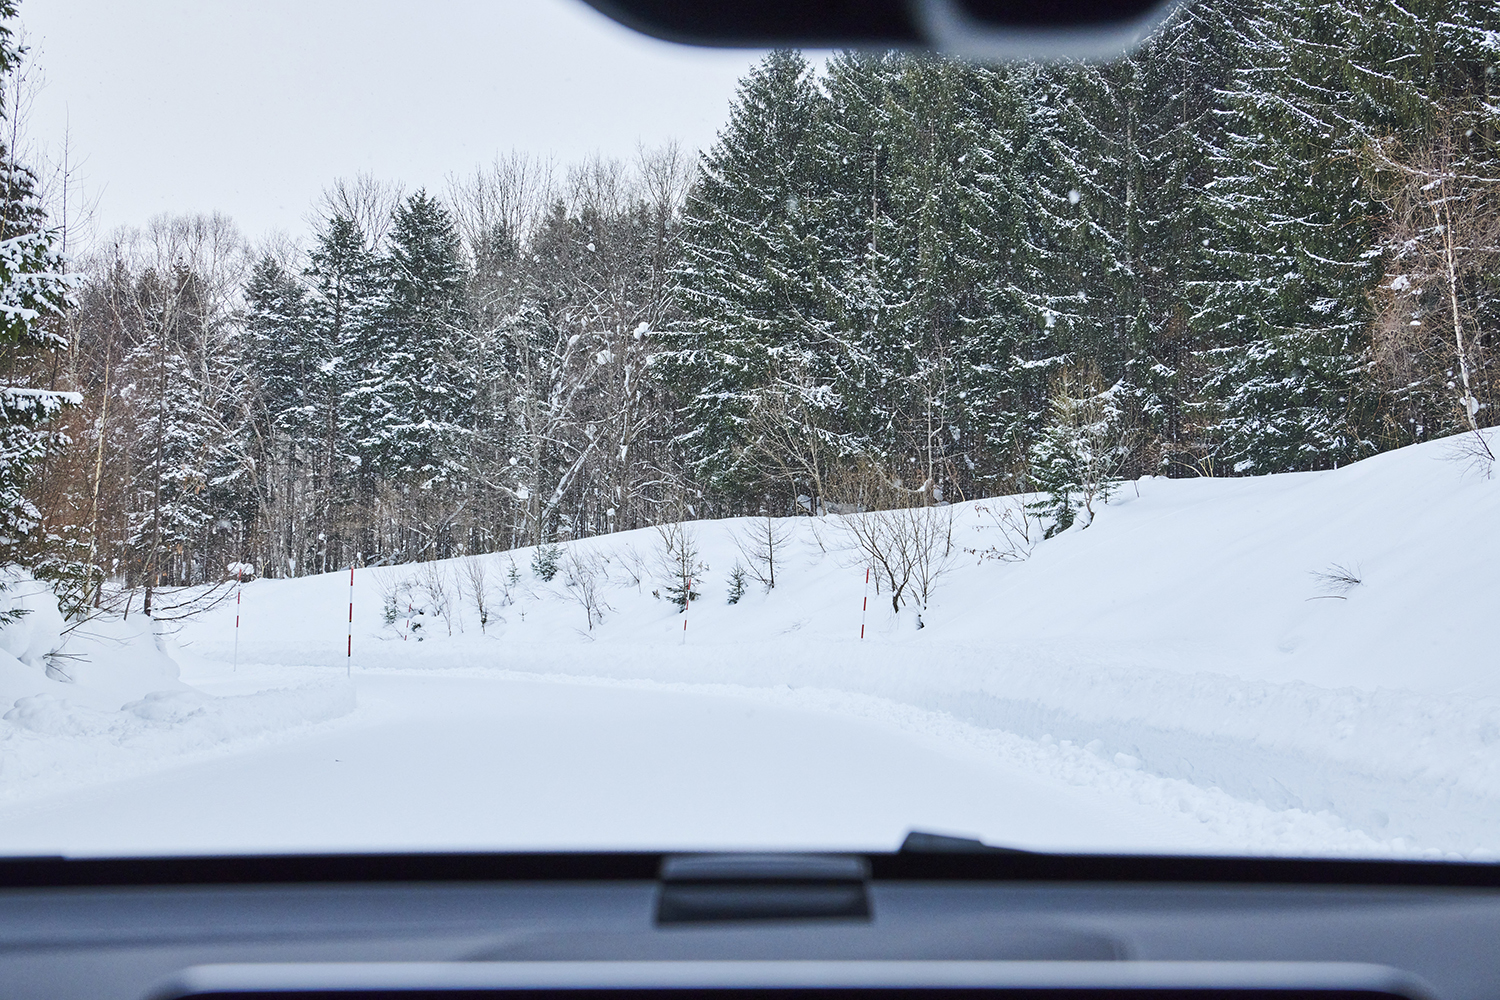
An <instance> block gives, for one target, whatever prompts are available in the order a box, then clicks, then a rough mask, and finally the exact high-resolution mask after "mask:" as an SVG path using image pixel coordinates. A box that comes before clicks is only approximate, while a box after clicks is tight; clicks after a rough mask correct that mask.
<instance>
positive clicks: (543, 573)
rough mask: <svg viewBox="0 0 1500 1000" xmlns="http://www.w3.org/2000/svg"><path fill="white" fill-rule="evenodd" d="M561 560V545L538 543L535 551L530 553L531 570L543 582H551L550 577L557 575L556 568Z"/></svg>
mask: <svg viewBox="0 0 1500 1000" xmlns="http://www.w3.org/2000/svg"><path fill="white" fill-rule="evenodd" d="M561 562H562V547H561V546H559V545H538V546H537V547H536V551H534V552H533V553H532V554H531V572H532V573H534V574H535V575H536V576H538V577H539V578H541V580H542V581H543V582H544V583H551V582H552V578H553V577H554V576H556V575H557V568H558V565H559V564H560V563H561Z"/></svg>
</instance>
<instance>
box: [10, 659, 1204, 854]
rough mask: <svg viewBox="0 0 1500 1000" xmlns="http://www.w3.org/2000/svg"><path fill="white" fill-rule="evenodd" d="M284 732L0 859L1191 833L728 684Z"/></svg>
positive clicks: (368, 704) (13, 823)
mask: <svg viewBox="0 0 1500 1000" xmlns="http://www.w3.org/2000/svg"><path fill="white" fill-rule="evenodd" d="M356 683H357V692H358V698H359V702H360V708H359V709H358V710H357V711H356V712H355V713H354V714H353V715H352V716H350V717H348V718H347V719H345V720H340V721H338V722H335V723H331V724H328V725H326V726H324V727H321V728H320V729H318V730H316V731H315V732H312V733H310V734H309V735H307V736H305V737H302V738H298V739H293V740H290V741H287V742H283V743H281V744H280V745H277V746H272V747H267V748H262V749H257V750H251V751H247V752H243V753H237V754H230V755H222V756H220V757H218V758H216V759H208V760H199V761H196V762H192V763H185V764H182V765H180V766H178V767H175V768H173V769H169V770H165V771H159V772H156V773H153V774H149V775H144V776H139V777H135V778H128V779H125V780H120V781H115V782H112V783H109V784H103V785H99V786H97V787H93V788H82V789H75V790H73V791H70V792H66V793H62V794H57V795H53V796H49V797H45V798H40V799H32V800H30V801H27V802H24V803H17V804H13V805H9V806H6V807H4V808H3V809H0V853H7V854H12V853H49V854H56V853H81V854H90V853H107V854H134V853H140V854H159V853H209V852H216V851H235V852H239V851H248V852H261V851H267V850H270V851H276V850H299V851H306V850H321V849H334V850H351V849H352V850H379V849H382V848H404V849H461V848H501V849H526V848H533V849H537V848H545V849H558V848H674V847H682V848H686V847H693V848H699V849H701V848H704V847H751V848H753V847H778V848H786V847H788V846H803V847H843V848H873V849H888V848H890V847H892V846H894V845H895V844H896V843H898V842H899V840H900V838H901V836H902V834H903V833H904V832H905V831H906V830H907V829H909V828H911V827H921V828H925V829H931V830H940V831H954V832H970V833H977V834H983V835H985V836H987V837H989V838H991V839H993V840H999V841H1002V842H1010V843H1015V844H1045V845H1048V846H1049V847H1051V848H1053V849H1058V848H1063V849H1066V848H1067V847H1070V846H1073V847H1079V848H1089V847H1092V848H1098V847H1104V846H1107V847H1110V848H1112V849H1114V850H1119V849H1122V848H1126V849H1128V848H1129V847H1132V846H1134V847H1140V848H1145V847H1151V848H1155V849H1161V848H1162V847H1163V846H1164V845H1168V844H1173V843H1181V844H1184V845H1185V844H1187V843H1188V839H1187V837H1186V833H1187V831H1186V830H1184V829H1182V828H1181V826H1180V824H1176V825H1174V824H1173V823H1172V821H1170V820H1168V819H1166V818H1164V817H1163V816H1161V815H1160V814H1156V813H1153V812H1152V811H1151V810H1148V809H1146V808H1143V807H1139V806H1136V805H1134V804H1132V803H1128V802H1123V801H1120V802H1114V801H1110V800H1109V799H1107V798H1106V799H1101V798H1100V797H1099V796H1098V795H1097V794H1090V791H1089V790H1086V789H1082V788H1075V787H1070V786H1068V785H1066V784H1064V783H1062V782H1057V781H1049V780H1046V779H1044V778H1039V777H1036V776H1033V775H1030V774H1027V773H1025V772H1024V771H1023V770H1022V769H1020V768H1018V767H1015V766H1013V765H1008V764H1007V763H1006V762H1004V761H1003V760H1000V759H997V758H995V757H993V756H986V755H983V754H978V753H966V752H964V751H963V749H962V748H961V747H958V746H950V747H945V746H944V745H942V744H941V743H937V742H934V741H932V740H924V739H921V738H920V737H918V736H915V735H913V734H911V733H907V732H902V731H901V730H900V729H898V728H896V727H892V726H889V725H883V724H881V723H879V722H876V721H869V720H863V719H858V718H851V717H848V716H846V715H840V714H836V713H832V712H820V711H815V710H807V709H799V708H794V707H786V706H782V705H777V704H773V703H768V702H766V701H763V700H755V699H749V698H740V697H734V696H732V695H715V694H702V693H695V692H684V691H673V690H663V689H657V690H652V689H641V688H628V687H618V686H599V685H589V684H578V683H556V682H547V681H536V680H520V679H516V678H513V677H463V676H441V675H434V674H433V673H432V672H430V671H424V672H421V673H386V674H376V675H372V676H366V677H361V678H357V680H356Z"/></svg>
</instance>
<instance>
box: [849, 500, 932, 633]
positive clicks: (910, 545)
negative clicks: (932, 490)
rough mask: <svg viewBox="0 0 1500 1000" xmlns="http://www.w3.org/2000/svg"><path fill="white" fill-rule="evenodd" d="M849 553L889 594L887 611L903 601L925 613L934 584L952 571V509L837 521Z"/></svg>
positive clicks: (910, 510)
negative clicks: (910, 601)
mask: <svg viewBox="0 0 1500 1000" xmlns="http://www.w3.org/2000/svg"><path fill="white" fill-rule="evenodd" d="M839 523H840V526H841V527H842V529H843V531H844V535H845V538H846V540H847V542H848V544H849V547H850V548H852V549H854V550H855V551H856V552H858V553H859V555H860V560H861V561H862V562H864V563H865V564H866V565H868V566H870V568H871V569H873V570H874V571H875V575H876V577H877V579H883V582H884V583H885V584H886V585H887V586H888V587H889V588H890V596H891V610H892V611H893V612H896V613H899V612H900V611H901V608H902V605H904V604H905V603H906V601H907V598H908V597H913V598H915V600H916V604H917V607H918V608H925V607H927V602H928V601H929V600H930V599H931V597H932V592H933V589H934V588H935V587H936V586H937V582H938V580H939V579H940V578H941V577H942V576H943V574H945V573H946V572H947V571H948V570H949V568H951V566H952V565H953V555H954V545H953V508H952V507H947V506H943V507H898V508H896V509H894V510H877V511H870V512H867V513H864V514H847V515H843V516H842V517H841V518H840V522H839Z"/></svg>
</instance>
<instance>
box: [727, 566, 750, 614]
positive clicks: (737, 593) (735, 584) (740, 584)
mask: <svg viewBox="0 0 1500 1000" xmlns="http://www.w3.org/2000/svg"><path fill="white" fill-rule="evenodd" d="M745 577H746V573H745V567H744V566H741V565H740V564H739V563H735V564H734V569H732V570H730V571H729V594H728V603H730V604H738V603H740V600H741V599H742V598H744V596H745Z"/></svg>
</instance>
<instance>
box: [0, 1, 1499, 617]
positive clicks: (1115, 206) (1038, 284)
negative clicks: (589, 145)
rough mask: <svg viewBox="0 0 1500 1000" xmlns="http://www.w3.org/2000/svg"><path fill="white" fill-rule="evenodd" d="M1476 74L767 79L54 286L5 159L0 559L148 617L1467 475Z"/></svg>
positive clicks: (913, 70)
mask: <svg viewBox="0 0 1500 1000" xmlns="http://www.w3.org/2000/svg"><path fill="white" fill-rule="evenodd" d="M0 16H3V17H4V21H3V22H0V25H3V26H0V32H3V34H0V71H4V72H9V71H10V70H11V69H12V68H13V66H14V65H15V64H16V61H17V60H18V59H19V47H18V44H17V43H16V41H15V36H14V34H13V33H12V31H11V29H12V28H13V27H14V25H15V19H16V17H17V10H16V6H15V4H14V3H13V2H8V0H7V2H4V3H0ZM1497 57H1500V7H1497V6H1496V5H1495V4H1493V3H1487V2H1471V0H1417V2H1415V3H1405V4H1401V3H1397V2H1393V0H1359V2H1355V0H1332V2H1324V0H1290V2H1286V3H1276V4H1272V3H1262V2H1256V0H1200V2H1196V3H1189V4H1184V5H1183V6H1181V7H1180V8H1179V9H1178V10H1177V12H1176V13H1175V14H1174V15H1173V16H1172V17H1171V19H1170V20H1169V21H1168V22H1167V23H1166V24H1165V25H1164V26H1163V27H1162V28H1161V29H1160V31H1159V32H1158V33H1157V34H1156V35H1155V36H1154V37H1152V38H1151V39H1149V40H1148V41H1147V42H1146V43H1145V44H1144V45H1143V46H1142V47H1141V48H1139V49H1138V50H1137V51H1135V52H1134V53H1132V54H1131V55H1129V56H1127V57H1124V58H1121V59H1118V60H1115V61H1111V62H1101V63H1088V62H1063V63H1051V64H1028V63H1013V64H1004V65H978V64H971V63H964V62H959V61H953V60H944V59H937V58H931V57H924V56H920V55H914V54H908V53H881V52H843V53H838V54H834V55H831V56H828V57H826V58H824V57H822V56H818V57H812V56H809V55H805V54H802V53H798V52H794V51H777V52H772V53H770V54H769V55H767V56H765V58H764V59H762V60H761V61H760V62H758V63H757V64H756V66H755V67H754V68H753V70H752V71H751V72H750V73H749V74H748V75H747V76H746V77H745V78H744V79H743V80H742V81H741V84H740V88H739V91H738V94H737V96H736V98H735V100H734V102H733V105H732V108H731V111H730V114H729V117H728V120H727V121H726V122H725V123H724V125H723V127H722V129H721V130H720V132H719V135H718V138H717V141H716V142H715V143H714V144H713V145H712V146H711V147H710V148H709V149H708V150H706V151H703V152H701V153H698V152H696V151H685V150H681V149H678V148H676V147H671V146H669V147H665V148H661V149H655V150H643V151H642V152H641V153H640V154H639V156H637V157H636V158H635V159H634V160H632V161H629V162H621V161H615V160H609V159H603V158H596V159H593V160H590V161H588V162H584V163H578V164H572V165H558V164H554V163H551V162H549V161H546V160H544V159H538V158H535V157H531V156H527V155H523V154H520V153H515V154H509V155H502V156H499V157H497V158H496V159H495V160H494V161H493V162H492V163H490V164H489V165H487V166H485V167H482V168H479V169H475V170H472V171H470V172H468V173H461V172H460V173H455V174H454V175H452V177H451V178H450V180H449V182H448V183H447V184H446V185H445V187H444V188H443V189H442V190H421V189H418V190H408V189H407V188H406V187H405V186H403V184H402V183H401V182H400V179H384V178H374V177H368V176H359V177H353V178H344V179H329V182H328V185H327V187H326V189H325V194H324V196H323V198H322V199H321V200H320V201H319V203H318V204H317V205H315V206H313V209H312V210H313V214H314V215H315V217H316V219H317V224H316V226H314V227H312V229H311V231H310V232H309V233H308V234H307V235H306V236H305V237H303V238H299V239H288V238H277V239H270V240H266V239H261V240H256V239H252V238H250V237H247V236H246V235H245V234H243V233H241V232H240V231H239V230H238V229H237V227H236V226H235V224H234V222H233V220H231V219H229V218H226V217H223V216H220V215H207V216H161V217H157V218H154V219H151V220H149V221H147V222H145V223H144V224H143V225H141V226H139V227H137V228H128V229H124V230H120V231H118V232H115V233H112V234H109V235H107V236H106V237H105V238H101V239H97V240H94V241H92V242H91V244H90V245H87V246H85V247H81V248H78V247H75V246H74V245H71V244H68V243H67V242H66V240H67V226H66V220H64V219H60V218H58V217H56V215H57V213H56V212H53V213H52V214H51V215H49V213H48V211H47V199H46V197H44V195H45V192H44V191H43V190H42V187H44V185H42V184H41V183H40V182H39V180H38V175H37V174H36V173H35V172H33V170H32V169H31V165H28V164H26V163H22V162H19V158H18V156H16V155H12V153H13V151H14V150H15V148H16V146H15V144H14V142H11V143H9V144H7V145H6V146H5V147H4V149H0V168H3V169H0V172H3V174H4V176H3V178H0V181H3V192H0V209H3V213H0V215H3V217H0V226H3V232H0V300H3V303H0V305H3V308H0V340H3V343H4V351H3V354H0V385H3V386H4V387H5V388H3V389H0V416H3V418H4V425H3V428H0V507H3V515H0V520H3V525H0V559H3V561H4V562H6V563H8V564H11V565H16V566H20V567H25V568H26V569H28V570H29V571H32V572H34V573H36V574H37V576H38V577H40V578H45V579H48V580H50V581H52V582H53V585H54V587H55V588H56V589H57V590H58V592H59V594H60V596H61V597H62V598H63V601H64V605H65V608H66V609H68V610H69V611H70V612H72V613H75V614H76V613H79V612H81V611H83V610H85V609H87V608H89V607H91V606H95V605H98V604H100V603H101V602H106V601H108V600H117V599H118V598H119V595H120V594H133V593H135V592H138V591H142V590H143V591H144V602H145V603H144V608H143V610H144V611H146V612H147V613H148V614H150V613H152V611H153V608H152V604H151V602H152V593H153V591H155V590H158V589H160V588H172V587H182V586H189V585H194V584H199V583H212V582H215V581H220V580H223V579H225V578H226V577H228V576H233V575H235V574H236V573H242V572H244V567H245V566H246V565H248V566H250V567H252V568H253V572H255V573H257V574H260V575H264V576H270V577H290V576H301V575H305V574H311V573H320V572H325V571H329V570H333V569H339V568H342V567H347V566H349V565H351V564H360V565H379V564H392V563H399V562H407V561H413V560H422V559H432V558H440V557H447V556H454V555H460V554H473V553H481V552H491V551H497V550H504V549H508V548H512V547H515V546H520V545H531V544H537V543H546V542H554V541H561V540H566V539H572V538H581V537H586V536H591V535H596V534H602V533H607V532H613V531H620V530H628V529H632V528H638V527H643V526H648V525H653V524H662V523H670V522H678V521H682V520H685V519H695V518H710V517H728V516H739V515H755V514H767V515H775V516H781V515H793V514H805V515H819V514H823V513H826V512H830V511H831V512H844V511H850V510H861V509H864V510H868V509H878V508H905V507H916V506H923V505H931V504H940V503H947V502H953V501H958V500H966V499H974V498H977V497H987V496H997V495H1005V494H1015V493H1022V492H1028V493H1035V494H1037V495H1039V496H1041V497H1042V498H1044V499H1043V501H1042V502H1043V503H1044V504H1045V505H1046V506H1047V509H1048V510H1049V512H1050V517H1051V524H1052V528H1053V530H1058V529H1061V528H1065V527H1067V526H1068V525H1070V524H1072V523H1074V522H1075V521H1076V520H1078V519H1079V517H1080V516H1082V517H1083V523H1084V524H1085V525H1086V524H1087V518H1088V517H1090V516H1092V509H1093V504H1094V503H1095V502H1096V499H1097V497H1098V496H1100V495H1104V496H1107V493H1108V489H1109V488H1110V486H1109V484H1111V483H1116V482H1120V481H1124V480H1128V479H1133V478H1137V477H1140V476H1145V475H1154V476H1156V475H1159V476H1172V477H1183V476H1243V475H1260V474H1265V473H1274V472H1286V471H1298V470H1317V469H1327V468H1333V467H1336V466H1339V465H1341V464H1345V463H1348V462H1351V461H1355V460H1357V459H1360V458H1362V457H1365V456H1368V455H1371V454H1374V453H1376V452H1379V451H1382V450H1386V449H1391V448H1395V447H1400V446H1403V445H1406V444H1411V443H1415V442H1420V441H1425V440H1430V439H1434V438H1438V437H1444V436H1452V437H1453V438H1454V441H1455V448H1456V449H1459V450H1460V451H1463V452H1464V454H1466V455H1468V457H1469V458H1470V459H1472V460H1473V461H1474V462H1475V463H1478V464H1479V465H1480V466H1481V467H1482V468H1483V469H1484V470H1485V471H1486V472H1487V471H1488V468H1489V465H1490V464H1491V463H1492V462H1493V456H1490V455H1489V454H1488V451H1487V450H1486V446H1485V444H1484V439H1483V438H1482V437H1481V436H1480V435H1478V434H1477V431H1478V430H1479V429H1480V428H1483V427H1485V426H1487V425H1488V424H1490V423H1493V422H1494V419H1495V418H1494V410H1495V404H1496V403H1497V402H1500V400H1497V392H1500V381H1497V380H1500V367H1497V364H1496V360H1495V357H1494V355H1495V341H1494V334H1495V330H1496V327H1497V324H1500V267H1497V255H1500V191H1497V185H1500V148H1497V138H1500V136H1497V124H1500V103H1497V102H1496V99H1495V98H1494V97H1493V96H1492V93H1491V89H1492V86H1493V85H1494V84H1495V82H1496V81H1495V67H1496V60H1497ZM493 140H494V142H495V144H496V145H501V146H503V144H504V141H505V140H504V137H503V136H496V137H493ZM185 141H187V140H185ZM65 251H66V253H65ZM1085 512H1086V513H1085ZM111 595H114V596H113V597H112V596H111Z"/></svg>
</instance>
